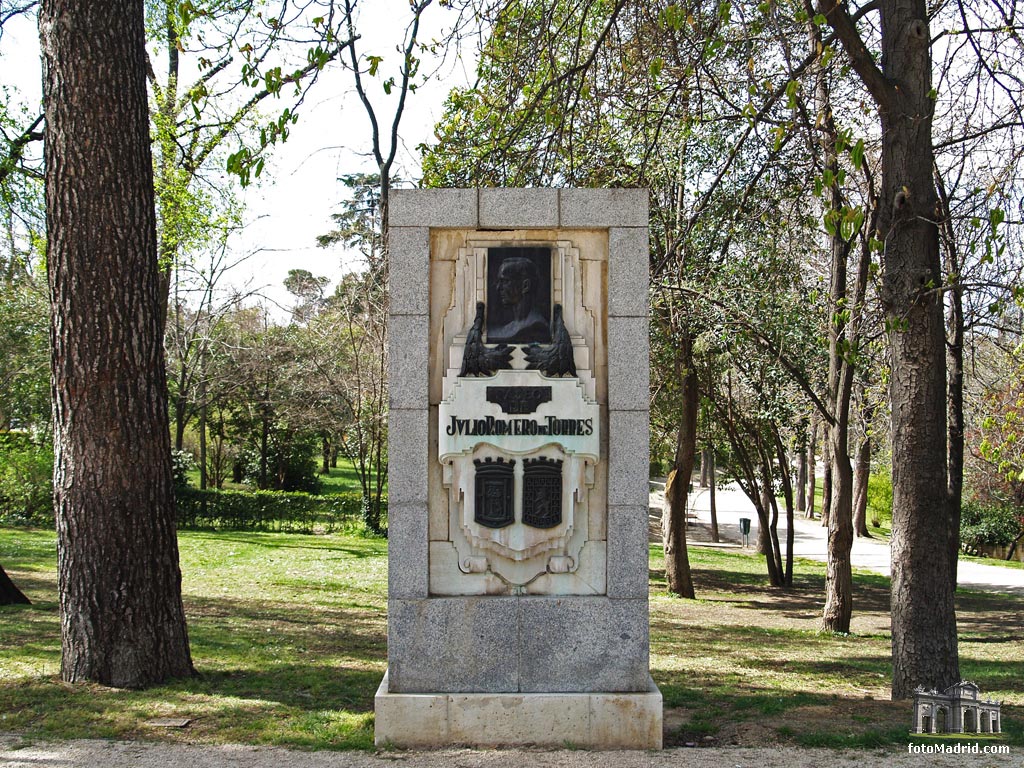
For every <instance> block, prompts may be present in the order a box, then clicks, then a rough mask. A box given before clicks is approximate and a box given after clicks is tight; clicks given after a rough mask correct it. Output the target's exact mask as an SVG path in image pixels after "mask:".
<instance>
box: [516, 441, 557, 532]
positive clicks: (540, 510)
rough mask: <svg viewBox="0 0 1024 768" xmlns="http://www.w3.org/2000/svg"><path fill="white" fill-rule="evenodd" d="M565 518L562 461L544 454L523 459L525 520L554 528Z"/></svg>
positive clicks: (529, 523) (528, 523)
mask: <svg viewBox="0 0 1024 768" xmlns="http://www.w3.org/2000/svg"><path fill="white" fill-rule="evenodd" d="M561 522H562V462H561V461H558V460H555V459H547V458H544V457H543V456H541V457H540V458H537V459H526V460H525V461H524V462H523V523H524V524H525V525H530V526H533V527H534V528H554V527H555V526H557V525H559V524H560V523H561Z"/></svg>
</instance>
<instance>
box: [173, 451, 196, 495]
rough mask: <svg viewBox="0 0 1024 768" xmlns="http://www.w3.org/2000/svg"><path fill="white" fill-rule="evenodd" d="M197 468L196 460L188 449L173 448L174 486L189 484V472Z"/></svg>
mask: <svg viewBox="0 0 1024 768" xmlns="http://www.w3.org/2000/svg"><path fill="white" fill-rule="evenodd" d="M195 468H196V461H195V459H193V458H192V454H191V453H189V452H188V451H177V450H174V449H171V470H172V471H173V472H174V487H175V488H184V487H185V486H186V485H188V473H189V472H190V471H191V470H193V469H195Z"/></svg>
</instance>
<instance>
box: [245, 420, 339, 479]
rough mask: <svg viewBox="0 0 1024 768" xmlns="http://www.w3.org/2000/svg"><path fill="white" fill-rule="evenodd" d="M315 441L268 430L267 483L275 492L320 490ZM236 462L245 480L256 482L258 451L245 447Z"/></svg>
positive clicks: (258, 462)
mask: <svg viewBox="0 0 1024 768" xmlns="http://www.w3.org/2000/svg"><path fill="white" fill-rule="evenodd" d="M316 448H317V447H316V443H315V441H314V440H312V439H311V438H308V437H307V438H299V437H295V436H294V435H291V434H289V433H287V432H271V433H270V437H269V440H268V442H267V485H268V487H270V488H273V489H275V490H279V491H303V492H305V493H310V494H315V493H319V492H320V478H319V477H318V475H317V468H318V467H317V463H316V458H315V456H316ZM239 461H240V462H241V464H242V468H243V477H244V478H245V482H247V483H249V484H250V485H254V486H258V485H259V476H260V454H259V451H257V450H255V449H254V448H249V449H247V450H245V451H244V452H243V453H242V454H241V455H240V456H239Z"/></svg>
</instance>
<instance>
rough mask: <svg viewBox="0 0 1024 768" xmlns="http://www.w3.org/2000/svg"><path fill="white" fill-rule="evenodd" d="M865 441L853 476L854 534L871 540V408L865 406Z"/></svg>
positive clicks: (860, 448)
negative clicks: (869, 489)
mask: <svg viewBox="0 0 1024 768" xmlns="http://www.w3.org/2000/svg"><path fill="white" fill-rule="evenodd" d="M863 415H864V429H865V435H864V439H863V440H861V442H860V446H859V447H858V448H857V461H856V465H855V467H854V475H853V532H854V535H856V536H860V537H862V538H871V531H869V530H868V520H867V518H868V483H869V482H870V480H871V429H870V424H871V415H872V414H871V408H870V407H869V406H864V409H863Z"/></svg>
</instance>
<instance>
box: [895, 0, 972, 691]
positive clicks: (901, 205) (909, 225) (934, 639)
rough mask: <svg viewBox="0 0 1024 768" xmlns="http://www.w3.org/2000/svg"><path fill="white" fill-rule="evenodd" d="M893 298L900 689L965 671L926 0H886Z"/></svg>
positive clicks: (944, 682) (945, 682)
mask: <svg viewBox="0 0 1024 768" xmlns="http://www.w3.org/2000/svg"><path fill="white" fill-rule="evenodd" d="M880 8H881V13H882V27H881V29H882V48H883V56H882V61H883V62H884V67H885V75H886V77H887V79H888V81H889V82H890V83H892V84H893V85H894V86H895V87H893V88H892V89H891V91H889V92H888V97H887V98H885V99H883V100H882V101H881V102H880V105H879V106H880V108H881V109H880V112H881V117H882V198H881V199H882V211H881V216H882V219H881V222H880V229H881V233H882V236H883V238H884V242H885V250H884V254H883V265H882V266H883V270H882V272H883V281H882V302H883V306H884V309H885V314H886V324H887V326H888V327H889V329H890V330H889V348H890V354H891V360H892V378H891V379H890V385H889V398H890V402H891V410H892V470H893V472H892V474H893V478H892V485H893V520H892V544H891V548H892V655H893V686H892V695H893V698H894V699H899V698H908V697H910V696H911V695H912V694H913V691H914V688H915V687H917V686H919V685H923V686H925V687H926V688H936V689H938V690H942V689H944V688H946V687H948V686H950V685H952V684H953V683H955V682H957V681H958V680H959V679H960V667H959V660H958V657H957V636H956V613H955V609H954V604H953V575H952V573H951V568H950V557H949V553H950V550H951V547H950V522H949V521H950V514H949V498H948V495H947V479H948V478H947V476H946V438H947V435H946V348H945V342H946V337H945V330H944V328H943V311H942V291H941V287H942V284H943V276H942V270H941V268H940V262H939V240H938V231H937V229H936V226H935V217H936V195H935V186H934V184H933V181H932V163H933V154H932V138H931V124H932V112H933V109H934V100H933V98H932V96H931V87H932V86H931V51H930V44H931V35H930V32H929V29H928V20H927V9H926V8H925V3H924V2H922V0H883V2H881V4H880Z"/></svg>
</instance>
